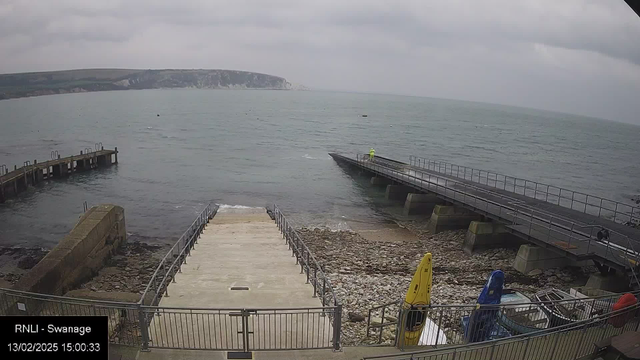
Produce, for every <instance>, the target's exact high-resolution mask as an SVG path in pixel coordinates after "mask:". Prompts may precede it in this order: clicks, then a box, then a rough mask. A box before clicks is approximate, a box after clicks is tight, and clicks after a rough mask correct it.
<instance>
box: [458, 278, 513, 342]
mask: <svg viewBox="0 0 640 360" xmlns="http://www.w3.org/2000/svg"><path fill="white" fill-rule="evenodd" d="M503 286H504V273H503V272H502V270H494V271H493V272H492V273H491V275H489V278H488V279H487V283H486V284H485V285H484V288H482V292H481V293H480V296H478V305H480V306H479V307H478V308H477V309H476V310H473V311H472V312H471V316H469V324H468V326H467V327H466V328H465V329H464V337H465V339H466V340H467V342H470V343H473V342H479V341H487V340H489V339H490V338H491V336H492V334H497V333H498V329H497V327H498V326H499V325H498V324H497V317H498V311H499V307H498V306H495V305H499V304H500V298H502V287H503ZM492 305H494V306H492Z"/></svg>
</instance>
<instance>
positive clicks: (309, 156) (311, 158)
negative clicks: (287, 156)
mask: <svg viewBox="0 0 640 360" xmlns="http://www.w3.org/2000/svg"><path fill="white" fill-rule="evenodd" d="M302 157H303V158H305V159H310V160H316V159H317V158H314V157H313V156H311V155H309V154H304V155H303V156H302Z"/></svg>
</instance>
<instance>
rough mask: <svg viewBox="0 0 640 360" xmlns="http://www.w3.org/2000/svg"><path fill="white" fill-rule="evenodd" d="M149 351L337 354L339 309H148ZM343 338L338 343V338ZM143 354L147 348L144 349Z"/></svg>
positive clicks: (146, 309)
mask: <svg viewBox="0 0 640 360" xmlns="http://www.w3.org/2000/svg"><path fill="white" fill-rule="evenodd" d="M142 311H144V312H145V317H147V318H150V319H151V321H150V323H149V326H148V331H147V335H146V336H147V339H148V342H147V344H148V347H149V348H165V349H193V350H225V351H242V352H250V351H253V350H304V349H334V350H338V349H339V348H337V347H336V346H337V345H339V344H340V340H339V335H337V334H338V333H337V332H336V330H335V329H336V328H335V327H334V324H335V321H333V322H332V320H331V319H337V318H338V316H337V315H338V314H337V312H338V311H339V309H338V307H337V306H325V307H316V308H274V309H238V308H227V309H222V308H221V309H212V308H167V307H162V308H157V307H146V306H143V307H142ZM336 336H338V338H336ZM143 348H145V347H144V345H143Z"/></svg>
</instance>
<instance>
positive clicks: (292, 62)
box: [0, 0, 640, 124]
mask: <svg viewBox="0 0 640 360" xmlns="http://www.w3.org/2000/svg"><path fill="white" fill-rule="evenodd" d="M105 67H107V68H114V67H115V68H141V69H151V68H153V69H162V68H204V69H235V70H246V71H255V72H262V73H267V74H272V75H278V76H282V77H285V78H286V79H287V80H288V81H290V82H292V83H296V84H303V85H305V86H307V87H309V88H312V89H325V90H340V91H357V92H374V93H388V94H400V95H416V96H428V97H436V98H448V99H460V100H470V101H479V102H489V103H497V104H506V105H515V106H524V107H532V108H539V109H546V110H555V111H561V112H568V113H573V114H580V115H587V116H593V117H598V118H604V119H610V120H616V121H623V122H628V123H635V124H640V18H639V17H638V16H637V15H636V14H635V13H634V12H633V10H631V9H630V8H629V6H628V5H627V4H626V3H625V2H624V1H623V0H464V1H463V0H447V1H442V0H435V1H431V0H384V1H382V0H179V1H176V0H123V1H120V0H0V73H13V72H27V71H46V70H62V69H75V68H105Z"/></svg>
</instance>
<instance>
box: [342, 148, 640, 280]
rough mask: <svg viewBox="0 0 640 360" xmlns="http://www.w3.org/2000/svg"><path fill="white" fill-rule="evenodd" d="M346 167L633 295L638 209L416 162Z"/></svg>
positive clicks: (359, 158) (363, 162)
mask: <svg viewBox="0 0 640 360" xmlns="http://www.w3.org/2000/svg"><path fill="white" fill-rule="evenodd" d="M329 155H331V157H333V159H334V160H335V161H336V162H338V163H342V164H347V165H349V166H353V167H355V168H358V169H360V170H364V171H367V172H370V173H372V174H375V175H376V176H381V177H385V178H387V179H389V180H392V181H393V182H395V183H398V184H403V185H406V186H408V187H411V188H413V189H415V190H416V191H417V192H423V193H433V194H435V195H437V196H438V197H439V198H441V199H443V200H445V201H447V202H449V203H452V204H454V205H456V206H461V207H464V208H466V209H468V210H471V211H473V212H475V213H478V214H480V215H482V216H484V217H486V218H488V219H492V220H493V221H496V222H499V223H502V224H505V226H506V228H507V229H508V230H509V231H510V232H511V233H513V234H514V235H516V236H518V237H520V238H522V239H524V240H526V241H528V242H531V243H534V244H536V245H538V246H541V247H544V248H548V249H549V250H552V251H554V252H556V253H559V254H561V255H563V256H566V257H567V258H571V259H573V260H578V261H579V260H593V261H594V262H595V263H596V265H598V266H599V267H601V268H602V269H604V270H609V269H615V270H618V271H622V272H623V273H626V274H627V276H628V278H629V281H630V284H631V286H632V287H634V288H638V287H639V285H640V283H639V282H638V276H637V273H638V265H639V264H640V256H639V254H640V253H639V252H638V250H640V230H639V229H637V228H635V227H632V226H628V223H634V224H635V223H637V222H638V221H639V220H640V208H638V207H635V206H632V205H628V204H624V203H619V202H616V201H613V200H608V199H604V198H601V197H598V196H593V195H588V194H584V193H580V192H576V191H571V190H566V189H563V188H559V187H555V186H551V185H546V184H540V183H537V182H534V181H530V180H525V179H521V178H517V177H512V176H506V175H502V174H497V173H493V172H487V171H484V170H477V169H472V168H467V167H463V166H457V165H453V164H449V163H443V162H438V161H431V160H428V159H424V158H419V157H414V156H412V157H411V158H410V163H403V162H400V161H397V160H393V159H388V158H383V157H379V156H375V159H374V160H370V159H369V155H356V156H355V157H353V158H349V157H346V156H343V155H340V154H335V153H330V154H329Z"/></svg>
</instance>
